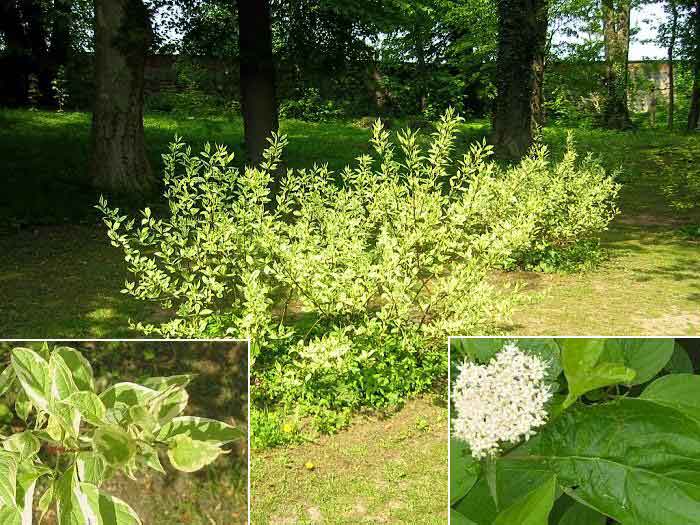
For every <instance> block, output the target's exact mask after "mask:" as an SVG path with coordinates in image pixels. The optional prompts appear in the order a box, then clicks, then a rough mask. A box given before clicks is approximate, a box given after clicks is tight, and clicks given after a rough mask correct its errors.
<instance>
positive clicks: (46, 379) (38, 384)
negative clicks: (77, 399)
mask: <svg viewBox="0 0 700 525" xmlns="http://www.w3.org/2000/svg"><path fill="white" fill-rule="evenodd" d="M12 368H13V369H14V371H15V374H16V376H17V379H18V380H19V383H20V385H22V389H23V390H24V392H25V393H26V395H27V398H28V399H29V400H30V401H32V403H33V404H34V405H36V406H37V407H39V408H41V409H42V410H43V411H45V412H46V411H48V409H49V395H50V386H51V381H50V376H49V364H48V363H47V362H46V361H45V360H44V359H43V358H42V357H41V356H40V355H39V354H37V353H36V352H34V351H33V350H30V349H29V348H13V349H12Z"/></svg>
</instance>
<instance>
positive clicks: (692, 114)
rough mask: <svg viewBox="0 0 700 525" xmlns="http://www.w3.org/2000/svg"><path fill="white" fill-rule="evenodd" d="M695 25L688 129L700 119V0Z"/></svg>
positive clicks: (696, 2)
mask: <svg viewBox="0 0 700 525" xmlns="http://www.w3.org/2000/svg"><path fill="white" fill-rule="evenodd" d="M691 16H692V20H691V23H692V27H693V33H694V38H693V46H694V49H693V54H692V56H693V59H692V60H693V90H692V92H691V95H690V110H689V111H688V131H694V130H696V129H697V128H698V121H699V120H700V0H695V2H694V11H693V13H692V15H691Z"/></svg>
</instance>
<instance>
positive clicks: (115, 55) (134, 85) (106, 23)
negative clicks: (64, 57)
mask: <svg viewBox="0 0 700 525" xmlns="http://www.w3.org/2000/svg"><path fill="white" fill-rule="evenodd" d="M152 38H153V32H152V29H151V16H150V13H149V11H148V9H147V8H146V7H145V5H144V4H143V2H142V1H141V0H95V83H96V96H95V104H94V109H93V113H92V136H91V148H92V151H91V157H90V167H89V169H90V174H91V176H92V180H93V183H94V185H95V186H96V187H98V188H100V189H103V190H108V191H112V192H118V193H132V194H143V193H146V192H148V191H149V190H150V189H151V186H152V183H153V179H152V175H151V169H150V165H149V163H148V159H147V158H146V148H145V145H144V135H143V89H144V64H145V61H146V53H147V51H148V48H149V46H150V45H151V41H152Z"/></svg>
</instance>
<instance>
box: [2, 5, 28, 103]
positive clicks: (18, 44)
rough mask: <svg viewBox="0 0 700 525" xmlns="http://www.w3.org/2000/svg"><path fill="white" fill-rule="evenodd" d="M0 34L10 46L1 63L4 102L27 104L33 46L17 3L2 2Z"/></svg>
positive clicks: (6, 44)
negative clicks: (31, 47)
mask: <svg viewBox="0 0 700 525" xmlns="http://www.w3.org/2000/svg"><path fill="white" fill-rule="evenodd" d="M0 33H2V35H3V38H4V40H5V46H6V49H5V53H4V54H5V57H4V58H3V60H2V63H0V67H2V71H3V75H2V79H1V81H0V84H1V85H2V88H1V89H2V93H0V96H1V97H2V99H1V102H2V103H3V104H8V105H11V106H15V105H18V106H19V105H24V104H26V103H27V76H28V74H29V72H30V69H31V68H30V63H31V49H30V45H29V41H28V38H27V35H26V33H25V31H24V21H23V19H22V14H21V13H20V10H19V6H18V4H17V2H15V1H0Z"/></svg>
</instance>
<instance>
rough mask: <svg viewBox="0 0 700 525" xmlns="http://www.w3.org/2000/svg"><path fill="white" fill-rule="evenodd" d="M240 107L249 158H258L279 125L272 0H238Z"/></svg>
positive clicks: (253, 160) (255, 159)
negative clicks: (271, 15)
mask: <svg viewBox="0 0 700 525" xmlns="http://www.w3.org/2000/svg"><path fill="white" fill-rule="evenodd" d="M237 5H238V24H239V29H238V47H239V52H240V75H241V110H242V113H243V126H244V129H245V141H246V151H247V153H248V159H249V160H250V161H251V162H253V163H256V162H259V161H260V159H261V158H262V154H263V151H264V150H265V148H266V147H267V139H268V137H269V136H270V134H271V133H272V132H273V131H277V128H278V127H279V119H278V115H277V98H276V94H275V63H274V59H273V55H272V29H271V21H270V2H269V0H237Z"/></svg>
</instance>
